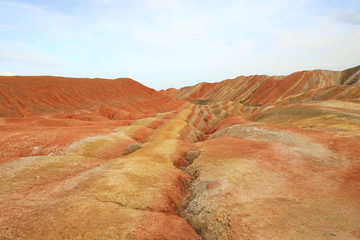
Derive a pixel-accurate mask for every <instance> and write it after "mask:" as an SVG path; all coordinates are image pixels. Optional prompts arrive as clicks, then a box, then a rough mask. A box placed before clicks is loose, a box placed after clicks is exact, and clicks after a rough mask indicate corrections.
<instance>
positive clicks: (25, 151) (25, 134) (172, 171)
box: [0, 67, 360, 240]
mask: <svg viewBox="0 0 360 240" xmlns="http://www.w3.org/2000/svg"><path fill="white" fill-rule="evenodd" d="M359 76H360V67H355V68H352V69H349V70H345V71H343V72H333V71H325V70H314V71H303V72H298V73H294V74H291V75H289V76H280V77H269V76H250V77H238V78H236V79H232V80H226V81H223V82H219V83H200V84H197V85H195V86H193V87H185V88H182V89H169V90H166V91H160V92H157V91H155V90H153V89H150V88H147V87H145V86H143V85H141V84H139V83H137V82H135V81H133V80H131V79H116V80H105V79H75V78H74V79H71V78H60V77H0V136H1V137H0V179H1V181H0V239H99V240H103V239H360V224H359V222H360V80H359Z"/></svg>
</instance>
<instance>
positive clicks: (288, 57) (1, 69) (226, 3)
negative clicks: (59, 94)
mask: <svg viewBox="0 0 360 240" xmlns="http://www.w3.org/2000/svg"><path fill="white" fill-rule="evenodd" d="M359 64H360V0H332V1H331V0H293V1H289V0H267V1H265V0H251V1H248V0H131V1H130V0H117V1H116V0H14V1H10V0H0V75H31V76H37V75H54V76H66V77H89V78H110V79H114V78H121V77H130V78H132V79H134V80H136V81H138V82H140V83H142V84H144V85H146V86H149V87H151V88H154V89H157V90H159V89H167V88H170V87H175V88H180V87H184V86H189V85H194V84H196V83H199V82H218V81H222V80H225V79H229V78H235V77H237V76H240V75H254V74H267V75H287V74H290V73H292V72H296V71H300V70H310V69H329V70H344V69H347V68H350V67H354V66H357V65H359Z"/></svg>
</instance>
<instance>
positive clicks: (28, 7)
mask: <svg viewBox="0 0 360 240" xmlns="http://www.w3.org/2000/svg"><path fill="white" fill-rule="evenodd" d="M1 2H2V3H5V4H7V5H10V6H14V7H19V8H26V9H30V10H36V11H42V10H43V9H42V8H41V7H38V6H35V5H31V4H27V3H21V2H15V1H1Z"/></svg>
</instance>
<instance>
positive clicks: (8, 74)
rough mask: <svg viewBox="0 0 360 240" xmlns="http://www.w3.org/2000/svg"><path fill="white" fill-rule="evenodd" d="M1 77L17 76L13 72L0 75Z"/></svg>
mask: <svg viewBox="0 0 360 240" xmlns="http://www.w3.org/2000/svg"><path fill="white" fill-rule="evenodd" d="M0 76H15V74H13V73H12V72H3V73H0Z"/></svg>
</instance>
